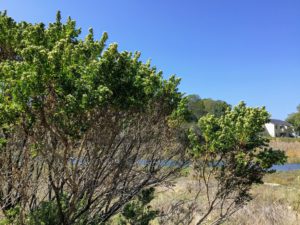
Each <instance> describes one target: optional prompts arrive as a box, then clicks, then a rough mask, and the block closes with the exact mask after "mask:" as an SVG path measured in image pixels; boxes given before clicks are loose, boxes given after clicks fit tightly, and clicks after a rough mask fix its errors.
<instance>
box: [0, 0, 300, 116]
mask: <svg viewBox="0 0 300 225" xmlns="http://www.w3.org/2000/svg"><path fill="white" fill-rule="evenodd" d="M0 10H7V11H8V15H10V16H11V17H13V18H14V19H16V20H17V21H20V20H26V21H30V22H44V23H48V22H49V21H54V19H55V14H56V11H57V10H61V12H62V16H63V18H64V19H65V18H66V17H67V16H71V17H72V18H73V19H75V20H76V21H77V23H78V26H79V27H82V31H83V33H87V31H88V28H89V27H93V28H94V33H95V34H97V37H100V36H101V34H102V33H103V31H107V32H108V34H109V42H117V43H119V47H120V49H121V50H129V51H135V50H138V51H141V52H142V59H143V60H147V59H151V60H152V64H153V65H156V66H157V68H158V69H160V70H162V71H163V72H164V75H165V77H166V78H167V77H168V76H169V75H170V74H176V75H177V76H179V77H181V78H182V82H181V85H180V89H181V91H183V92H185V93H187V94H199V95H200V96H201V97H203V98H207V97H210V98H214V99H221V100H225V101H227V102H228V103H230V104H232V105H235V104H237V103H238V102H239V101H241V100H244V101H245V102H246V103H247V104H248V105H250V106H262V105H265V106H266V107H267V110H268V111H269V112H270V113H271V114H272V117H273V118H277V119H285V118H286V116H287V115H288V114H289V113H291V112H293V111H295V110H296V106H297V105H298V104H300V0H147V1H146V0H84V1H79V0H78V1H75V0H63V1H62V0H26V1H25V0H0Z"/></svg>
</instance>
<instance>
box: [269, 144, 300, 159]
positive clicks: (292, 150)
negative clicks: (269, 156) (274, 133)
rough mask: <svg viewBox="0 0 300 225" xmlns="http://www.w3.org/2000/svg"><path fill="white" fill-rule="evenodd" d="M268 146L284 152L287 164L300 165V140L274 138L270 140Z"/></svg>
mask: <svg viewBox="0 0 300 225" xmlns="http://www.w3.org/2000/svg"><path fill="white" fill-rule="evenodd" d="M270 146H271V147H272V148H274V149H280V150H284V151H285V153H286V155H287V156H288V162H289V163H300V138H274V139H271V141H270Z"/></svg>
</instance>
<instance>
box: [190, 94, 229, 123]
mask: <svg viewBox="0 0 300 225" xmlns="http://www.w3.org/2000/svg"><path fill="white" fill-rule="evenodd" d="M187 98H188V109H189V110H190V111H191V120H192V121H197V120H198V119H199V118H200V117H202V116H205V115H207V114H211V115H215V116H217V117H220V116H222V115H224V114H225V112H226V110H227V109H230V105H229V104H227V103H226V102H224V101H221V100H213V99H210V98H205V99H201V98H200V97H199V96H198V95H189V96H187Z"/></svg>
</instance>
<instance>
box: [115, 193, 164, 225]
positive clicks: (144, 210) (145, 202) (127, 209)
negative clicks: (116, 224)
mask: <svg viewBox="0 0 300 225" xmlns="http://www.w3.org/2000/svg"><path fill="white" fill-rule="evenodd" d="M154 192H155V189H154V188H148V189H145V190H142V192H141V193H140V194H139V195H138V196H137V197H136V198H135V199H134V200H133V201H131V202H129V203H127V204H126V205H125V206H124V208H123V210H122V213H121V223H123V224H132V225H148V224H149V222H150V221H151V220H153V219H155V218H156V217H157V216H158V214H159V211H157V210H153V209H152V207H151V206H150V205H149V203H150V202H151V201H152V200H153V199H154Z"/></svg>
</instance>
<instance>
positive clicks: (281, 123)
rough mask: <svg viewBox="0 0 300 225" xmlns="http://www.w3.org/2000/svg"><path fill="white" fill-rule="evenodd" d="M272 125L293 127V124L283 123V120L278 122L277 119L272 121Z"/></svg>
mask: <svg viewBox="0 0 300 225" xmlns="http://www.w3.org/2000/svg"><path fill="white" fill-rule="evenodd" d="M270 123H273V124H275V125H284V126H292V124H290V123H288V122H286V121H283V120H276V119H270Z"/></svg>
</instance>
